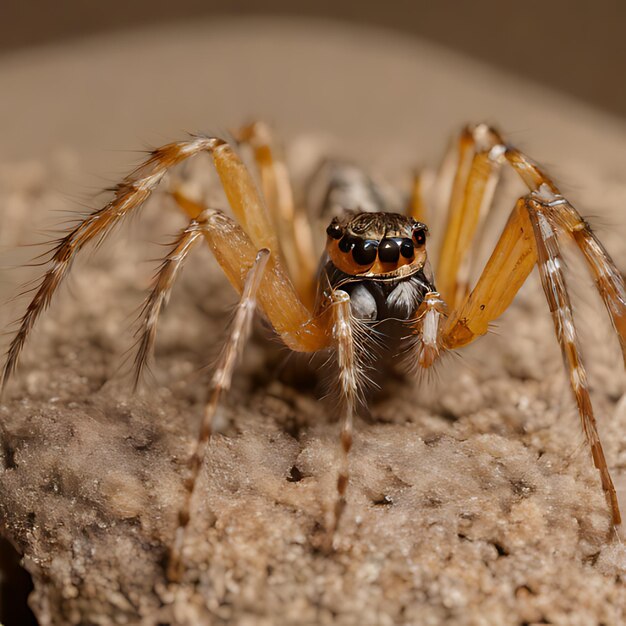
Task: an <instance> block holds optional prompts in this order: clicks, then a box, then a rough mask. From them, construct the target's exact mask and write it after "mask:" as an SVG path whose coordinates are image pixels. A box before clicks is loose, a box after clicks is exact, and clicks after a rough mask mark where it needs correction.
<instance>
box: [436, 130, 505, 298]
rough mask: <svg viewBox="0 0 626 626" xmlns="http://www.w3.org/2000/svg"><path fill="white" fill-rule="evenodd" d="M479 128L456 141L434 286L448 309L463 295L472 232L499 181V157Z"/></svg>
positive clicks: (466, 286)
mask: <svg viewBox="0 0 626 626" xmlns="http://www.w3.org/2000/svg"><path fill="white" fill-rule="evenodd" d="M485 134H486V129H485V127H484V126H482V125H480V126H477V127H475V128H469V127H468V128H466V129H465V130H464V131H463V133H462V134H461V137H460V139H459V147H458V161H457V169H456V174H455V177H454V182H453V187H452V194H451V196H450V205H449V209H448V221H447V225H446V227H445V231H444V233H445V234H444V239H443V242H442V245H441V250H440V256H439V263H438V266H437V272H436V276H437V286H438V288H439V291H440V293H441V295H442V297H443V299H444V300H445V301H446V302H448V304H449V305H450V306H451V307H455V306H456V305H457V304H458V303H459V302H460V301H461V299H462V298H463V297H465V295H466V294H467V290H468V281H469V274H470V271H471V267H472V261H473V257H472V255H471V254H470V250H471V247H472V243H473V242H474V239H475V235H476V232H477V231H478V230H479V228H480V227H481V224H482V223H483V222H484V220H485V218H486V215H487V213H488V212H489V209H490V208H491V205H492V201H493V195H494V193H495V189H496V185H497V182H498V179H499V172H500V162H499V158H498V157H499V153H498V152H497V151H496V152H493V151H492V148H493V144H492V143H490V142H489V137H486V136H485Z"/></svg>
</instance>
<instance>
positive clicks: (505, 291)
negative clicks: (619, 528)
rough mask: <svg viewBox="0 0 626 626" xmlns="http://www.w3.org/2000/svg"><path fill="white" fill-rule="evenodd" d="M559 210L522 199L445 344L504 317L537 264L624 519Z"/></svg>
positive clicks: (597, 454) (450, 324)
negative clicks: (588, 369) (567, 269)
mask: <svg viewBox="0 0 626 626" xmlns="http://www.w3.org/2000/svg"><path fill="white" fill-rule="evenodd" d="M553 209H554V206H552V205H551V202H550V201H546V199H545V198H543V197H542V195H541V194H540V193H539V192H532V193H531V194H529V195H528V196H526V197H524V198H520V200H518V202H517V204H516V205H515V208H514V210H513V212H512V214H511V216H510V218H509V221H508V223H507V225H506V227H505V229H504V232H503V233H502V236H501V237H500V240H499V241H498V243H497V245H496V248H495V250H494V252H493V254H492V256H491V258H490V259H489V261H488V263H487V265H486V267H485V269H484V271H483V274H482V275H481V277H480V279H479V280H478V283H477V284H476V286H475V288H474V289H473V290H472V292H471V293H470V294H469V295H468V296H467V297H466V299H465V300H464V302H463V303H462V304H461V306H460V307H459V308H458V309H457V310H455V311H453V312H452V314H451V315H450V317H449V318H448V319H447V321H446V322H445V324H444V329H443V334H442V336H441V345H442V346H443V347H444V348H445V349H455V348H458V347H461V346H463V345H467V344H468V343H471V342H472V341H474V340H475V339H476V338H478V337H479V336H480V335H483V334H484V333H486V332H487V329H488V325H489V322H490V321H492V320H494V319H496V318H497V317H499V316H500V315H501V314H502V313H503V312H504V310H505V309H506V308H507V307H508V306H509V304H510V303H511V301H512V300H513V298H514V297H515V294H516V293H517V291H518V290H519V288H520V287H521V286H522V284H523V283H524V282H525V280H526V278H527V277H528V275H529V274H530V272H531V271H532V268H533V266H534V265H535V263H537V265H538V267H539V272H540V275H541V279H542V283H543V286H544V291H545V292H546V297H547V299H548V302H549V304H550V309H551V311H552V313H553V316H554V319H555V328H556V333H557V338H558V340H559V343H560V345H561V349H562V351H563V356H564V360H565V364H566V366H567V369H568V372H569V378H570V383H571V386H572V389H573V391H574V396H575V399H576V403H577V406H578V411H579V414H580V417H581V421H582V424H583V430H584V432H585V436H586V438H587V441H588V443H589V445H590V447H591V452H592V456H593V459H594V464H595V466H596V468H597V469H598V470H599V472H600V476H601V481H602V487H603V489H604V491H605V494H606V496H607V500H608V502H609V505H610V507H611V511H612V518H613V523H614V524H619V523H620V522H621V516H620V511H619V506H618V502H617V497H616V494H615V489H614V487H613V483H612V481H611V478H610V475H609V471H608V467H607V464H606V460H605V458H604V453H603V450H602V445H601V443H600V438H599V435H598V432H597V428H596V422H595V417H594V414H593V409H592V406H591V399H590V397H589V390H588V387H587V382H586V373H585V369H584V367H583V364H582V361H581V358H580V350H579V347H578V339H577V334H576V329H575V326H574V321H573V315H572V309H571V303H570V300H569V295H568V293H567V288H566V284H565V279H564V277H563V273H562V270H561V257H560V250H559V246H558V241H557V238H556V235H557V230H556V227H555V224H556V225H557V226H558V224H559V220H558V219H557V218H556V217H555V213H554V210H553ZM559 228H560V226H559Z"/></svg>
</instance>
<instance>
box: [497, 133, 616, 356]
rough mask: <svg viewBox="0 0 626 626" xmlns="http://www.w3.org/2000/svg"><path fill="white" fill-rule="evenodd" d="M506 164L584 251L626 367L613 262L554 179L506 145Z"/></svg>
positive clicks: (498, 138) (522, 154)
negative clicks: (617, 339)
mask: <svg viewBox="0 0 626 626" xmlns="http://www.w3.org/2000/svg"><path fill="white" fill-rule="evenodd" d="M490 132H491V133H492V135H493V137H494V140H497V141H498V142H499V144H500V146H501V147H503V148H504V147H505V146H504V142H503V140H502V138H501V137H500V135H499V134H498V132H497V131H495V130H494V129H490ZM503 156H504V158H505V159H506V162H507V163H508V164H509V165H510V166H511V167H512V168H513V170H514V171H515V172H516V173H517V174H518V175H519V176H520V178H521V179H522V180H523V181H524V182H525V183H526V185H527V186H528V188H529V189H530V190H531V192H533V193H534V197H536V198H539V199H541V200H542V201H543V202H544V203H545V205H546V207H547V211H548V214H549V215H550V217H551V219H553V220H554V221H555V223H557V224H558V226H559V227H560V228H561V229H562V230H564V231H565V232H566V233H567V234H568V236H569V237H570V238H571V239H572V240H573V241H574V243H575V244H576V245H577V246H578V248H579V249H580V251H581V252H582V254H583V256H584V258H585V261H586V262H587V267H588V268H589V271H590V272H591V274H592V275H593V277H594V279H595V282H596V287H597V289H598V292H599V293H600V296H601V298H602V301H603V302H604V306H605V308H606V310H607V312H608V314H609V316H610V318H611V323H612V324H613V328H614V329H615V332H616V333H617V335H618V337H619V341H620V345H621V348H622V354H623V357H624V364H625V365H626V286H625V285H624V279H623V277H622V274H621V272H620V271H619V270H618V269H617V267H616V265H615V263H614V261H613V259H611V257H610V256H609V254H608V252H607V251H606V250H605V248H604V246H603V245H602V243H600V241H599V240H598V238H597V237H596V236H595V234H594V233H593V231H592V230H591V228H590V226H589V224H587V222H585V220H584V219H583V218H582V217H581V215H580V214H579V213H578V211H577V210H576V209H575V208H574V207H573V206H572V204H571V203H570V202H569V201H568V200H567V199H566V198H564V197H563V196H562V195H561V193H560V191H559V189H558V188H557V186H556V185H555V184H554V182H552V180H551V179H550V178H549V177H548V176H547V175H546V174H545V173H544V172H543V171H542V170H541V169H540V168H539V167H538V166H537V165H536V164H535V163H533V162H532V161H531V159H530V158H529V157H527V156H526V155H525V154H524V153H523V152H521V151H520V150H518V149H517V148H514V147H511V146H506V147H505V149H504V151H503Z"/></svg>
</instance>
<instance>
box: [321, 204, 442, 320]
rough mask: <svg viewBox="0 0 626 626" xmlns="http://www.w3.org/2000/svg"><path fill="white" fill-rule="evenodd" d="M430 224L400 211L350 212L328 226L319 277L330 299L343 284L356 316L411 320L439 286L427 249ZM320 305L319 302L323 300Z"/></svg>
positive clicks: (322, 298) (325, 294)
mask: <svg viewBox="0 0 626 626" xmlns="http://www.w3.org/2000/svg"><path fill="white" fill-rule="evenodd" d="M427 233H428V228H427V226H426V225H425V224H423V223H422V222H418V221H417V220H415V219H414V218H412V217H410V216H407V215H400V214H398V213H382V212H380V213H356V214H355V213H346V214H345V216H344V217H343V218H337V217H336V218H334V219H333V221H332V222H331V223H330V225H329V226H328V228H327V229H326V234H327V236H328V239H327V243H326V252H327V254H328V258H329V261H328V263H326V265H325V266H324V267H323V270H322V273H323V274H325V280H320V281H319V288H320V290H321V291H322V297H319V296H318V303H319V302H321V303H323V302H325V301H326V299H327V298H328V297H329V295H330V293H331V292H332V291H334V290H336V289H343V290H344V291H346V292H347V293H348V294H349V295H350V304H351V310H352V313H353V315H354V316H355V317H356V318H357V319H361V320H367V321H380V320H384V319H387V318H390V317H393V318H399V319H402V320H408V319H410V318H411V317H412V316H413V315H414V314H415V312H416V311H417V309H418V308H419V306H420V304H421V303H422V301H423V299H424V296H425V295H426V293H428V292H431V291H436V290H435V285H434V282H433V278H432V272H431V271H430V265H429V263H428V256H427V253H426V235H427ZM318 307H319V305H318Z"/></svg>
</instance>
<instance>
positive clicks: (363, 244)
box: [352, 239, 378, 265]
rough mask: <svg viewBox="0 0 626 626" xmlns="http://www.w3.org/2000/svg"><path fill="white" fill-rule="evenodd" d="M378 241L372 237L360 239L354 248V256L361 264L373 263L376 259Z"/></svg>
mask: <svg viewBox="0 0 626 626" xmlns="http://www.w3.org/2000/svg"><path fill="white" fill-rule="evenodd" d="M377 249H378V242H377V241H372V240H371V239H367V240H365V239H360V240H359V241H357V242H356V243H355V244H354V248H352V258H353V259H354V260H355V262H356V263H358V264H359V265H372V263H374V261H375V260H376V251H377Z"/></svg>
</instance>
